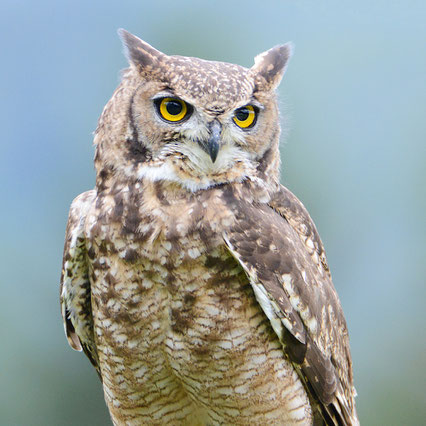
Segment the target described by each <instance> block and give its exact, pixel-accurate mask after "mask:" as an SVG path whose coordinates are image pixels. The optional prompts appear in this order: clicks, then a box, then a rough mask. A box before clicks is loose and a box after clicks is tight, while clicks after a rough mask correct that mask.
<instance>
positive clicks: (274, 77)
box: [251, 43, 293, 91]
mask: <svg viewBox="0 0 426 426" xmlns="http://www.w3.org/2000/svg"><path fill="white" fill-rule="evenodd" d="M292 53H293V44H292V43H286V44H283V45H281V46H275V47H273V48H272V49H269V50H267V51H266V52H263V53H261V54H259V55H257V56H256V57H255V58H254V65H253V66H252V67H251V71H252V73H253V74H254V79H255V85H256V90H258V91H263V90H272V89H275V88H276V87H277V86H278V85H279V84H280V81H281V79H282V77H283V75H284V72H285V70H286V68H287V63H288V60H289V59H290V57H291V55H292Z"/></svg>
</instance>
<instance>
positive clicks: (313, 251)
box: [224, 187, 358, 425]
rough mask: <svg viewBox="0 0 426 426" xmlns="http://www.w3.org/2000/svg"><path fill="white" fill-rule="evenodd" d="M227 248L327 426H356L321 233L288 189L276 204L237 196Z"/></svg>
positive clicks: (343, 332)
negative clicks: (258, 202) (335, 425)
mask: <svg viewBox="0 0 426 426" xmlns="http://www.w3.org/2000/svg"><path fill="white" fill-rule="evenodd" d="M230 207H231V208H232V209H233V210H234V214H235V218H236V220H235V223H234V225H233V226H231V227H230V229H229V230H227V231H226V232H225V233H224V240H225V244H226V245H227V246H228V249H229V250H230V252H231V254H232V255H233V256H234V257H235V258H236V259H237V261H238V262H239V263H240V264H241V266H242V267H243V269H244V270H245V272H246V274H247V276H248V278H249V280H250V283H251V285H252V287H253V290H254V294H255V297H256V299H257V300H258V302H259V304H260V305H261V307H262V309H263V310H264V312H265V314H266V315H267V317H268V318H269V320H270V321H271V324H272V327H273V329H274V331H275V332H276V334H277V335H278V337H279V338H280V340H281V342H282V344H283V347H284V349H285V352H286V354H287V355H288V356H289V358H290V360H291V361H292V362H293V364H294V365H295V368H296V370H297V371H298V373H299V375H300V377H301V380H302V382H303V383H304V384H305V387H306V389H307V391H308V393H309V394H310V396H311V398H312V399H313V400H314V404H316V405H317V406H318V408H319V410H320V413H321V416H322V417H323V419H324V421H325V422H326V423H327V424H331V425H333V424H338V425H357V424H358V419H357V416H356V411H355V402H354V397H355V390H354V387H353V379H352V360H351V356H350V351H349V339H348V333H347V327H346V321H345V318H344V315H343V311H342V308H341V305H340V301H339V299H338V296H337V293H336V291H335V289H334V286H333V283H332V281H331V275H330V273H329V270H328V266H327V261H326V257H325V251H324V248H323V245H322V242H321V240H320V238H319V235H318V232H317V230H316V228H315V225H314V224H313V222H312V220H311V218H310V216H309V214H308V213H307V211H306V209H305V208H304V206H303V205H302V203H301V202H300V201H299V200H298V199H297V198H296V197H295V196H294V195H293V194H292V193H291V192H290V191H289V190H287V189H286V188H284V187H281V189H280V191H279V193H277V194H274V196H273V197H272V200H271V202H270V204H269V205H267V204H256V205H255V204H253V203H252V202H250V201H249V200H245V199H244V198H239V197H238V196H236V197H235V198H234V200H233V205H232V206H230Z"/></svg>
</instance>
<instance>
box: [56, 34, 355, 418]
mask: <svg viewBox="0 0 426 426" xmlns="http://www.w3.org/2000/svg"><path fill="white" fill-rule="evenodd" d="M120 35H121V37H122V39H123V43H124V46H125V51H126V54H127V58H128V61H129V64H130V67H129V68H128V69H127V70H125V71H124V73H123V77H122V81H121V84H120V85H119V86H118V88H117V89H116V91H115V93H114V94H113V96H112V98H111V100H110V101H109V102H108V103H107V105H106V107H105V108H104V110H103V112H102V115H101V117H100V120H99V123H98V127H97V129H96V132H95V139H94V143H95V147H96V154H95V168H96V185H95V188H94V189H93V190H91V191H88V192H85V193H83V194H81V195H79V196H78V197H77V198H76V199H75V200H74V201H73V203H72V205H71V209H70V214H69V220H68V225H67V230H66V241H65V250H64V258H63V269H62V279H61V307H62V316H63V321H64V326H65V332H66V335H67V338H68V341H69V344H70V345H71V347H72V348H74V349H76V350H78V351H81V350H83V351H84V353H85V354H86V355H87V357H88V358H89V359H90V361H91V362H92V364H93V365H94V367H95V368H96V370H97V372H98V374H99V377H100V379H101V381H102V386H103V391H104V395H105V400H106V404H107V406H108V409H109V412H110V415H111V418H112V421H113V423H114V424H115V425H142V424H150V425H166V424H167V425H225V424H227V425H263V424H265V425H267V424H270V425H293V424H300V425H312V424H315V425H317V424H318V425H320V424H326V425H357V424H358V419H357V414H356V410H355V401H354V399H355V389H354V386H353V376H352V361H351V355H350V349H349V339H348V331H347V326H346V322H345V318H344V315H343V311H342V308H341V305H340V302H339V299H338V296H337V294H336V291H335V289H334V286H333V284H332V280H331V275H330V271H329V267H328V265H327V260H326V256H325V252H324V248H323V244H322V242H321V239H320V237H319V235H318V232H317V230H316V228H315V225H314V223H313V222H312V219H311V218H310V216H309V214H308V212H307V211H306V209H305V207H304V206H303V204H302V203H301V202H300V201H299V200H298V199H297V198H296V197H295V196H294V195H293V194H292V193H291V192H290V191H289V190H288V189H286V188H285V187H284V186H282V185H281V184H280V176H279V168H280V155H279V137H280V126H279V119H278V107H277V100H276V95H275V89H276V88H277V86H278V84H279V83H280V80H281V78H282V76H283V74H284V71H285V68H286V66H287V62H288V60H289V58H290V55H291V50H292V49H291V45H289V44H285V45H282V46H277V47H274V48H272V49H270V50H268V51H266V52H264V53H262V54H260V55H258V56H257V57H256V58H255V62H254V65H253V66H252V67H251V68H249V69H247V68H244V67H241V66H239V65H234V64H229V63H223V62H214V61H207V60H202V59H198V58H191V57H183V56H168V55H166V54H164V53H161V52H160V51H158V50H156V49H154V48H153V47H151V46H150V45H149V44H147V43H145V42H143V41H142V40H140V39H139V38H137V37H135V36H134V35H132V34H130V33H128V32H126V31H124V30H120Z"/></svg>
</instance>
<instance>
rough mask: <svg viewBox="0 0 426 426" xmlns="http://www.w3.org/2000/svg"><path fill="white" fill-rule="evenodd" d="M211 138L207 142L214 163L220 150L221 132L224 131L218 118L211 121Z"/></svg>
mask: <svg viewBox="0 0 426 426" xmlns="http://www.w3.org/2000/svg"><path fill="white" fill-rule="evenodd" d="M209 128H210V138H209V141H208V142H207V151H208V153H209V155H210V158H211V159H212V162H213V163H214V162H215V161H216V158H217V154H218V152H219V142H220V134H221V132H222V125H221V124H220V123H219V121H217V120H213V121H212V122H211V123H210V126H209Z"/></svg>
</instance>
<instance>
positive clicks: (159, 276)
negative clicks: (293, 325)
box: [88, 206, 258, 371]
mask: <svg viewBox="0 0 426 426" xmlns="http://www.w3.org/2000/svg"><path fill="white" fill-rule="evenodd" d="M197 208H198V210H199V212H197ZM190 209H191V212H182V211H181V213H184V214H180V215H179V209H178V208H173V209H172V210H171V214H170V215H169V216H166V213H167V211H166V213H165V212H164V211H160V212H157V215H158V216H157V217H156V216H155V215H152V214H151V215H145V216H143V217H139V218H135V217H132V216H131V214H129V213H126V211H125V209H124V213H123V218H122V219H123V220H122V221H121V222H118V221H116V220H115V218H111V217H109V218H108V217H107V216H104V217H103V218H102V220H94V221H93V223H95V224H96V225H95V226H94V227H93V228H92V229H91V230H90V237H91V238H90V248H89V250H88V254H89V258H90V259H91V271H92V273H91V278H92V283H91V284H92V298H93V310H94V322H95V329H96V330H95V331H96V334H97V336H98V346H100V347H101V348H104V352H105V354H107V355H106V357H107V358H109V355H111V353H113V354H114V355H116V356H118V357H122V358H124V359H126V360H128V362H133V361H134V360H136V359H138V360H146V362H147V363H149V359H150V358H151V357H153V356H154V358H156V359H158V357H160V358H164V355H165V354H166V355H167V358H168V359H167V363H168V364H169V365H171V366H172V368H174V367H173V366H176V369H178V367H177V365H178V364H179V371H182V368H181V367H182V366H181V364H186V365H187V366H188V368H189V366H190V365H191V364H192V360H194V359H199V360H200V361H202V362H201V364H200V363H198V364H197V365H198V367H200V366H201V365H202V363H203V362H204V361H206V362H207V361H208V359H209V357H211V356H212V354H213V353H215V352H220V351H221V350H228V351H229V349H230V346H232V345H231V344H230V341H229V339H228V337H229V335H230V334H232V333H234V332H235V330H236V329H238V327H239V323H240V322H241V323H243V324H244V323H245V322H246V319H247V315H248V313H249V314H250V312H249V311H250V310H253V309H254V310H258V307H257V305H256V303H255V301H254V298H253V294H252V290H251V288H250V285H249V283H248V281H247V278H246V276H245V274H244V272H243V271H242V269H241V267H240V266H239V265H238V263H237V262H236V261H235V260H234V259H233V258H232V256H231V255H230V253H229V252H228V250H227V249H226V247H225V245H224V243H223V239H222V236H221V234H220V232H218V229H219V227H223V226H224V225H223V224H222V223H219V222H218V220H220V215H221V217H222V221H225V222H226V220H227V216H226V214H225V213H224V212H221V213H220V214H217V215H216V216H215V217H214V218H213V216H212V217H211V218H207V220H206V212H205V211H203V208H202V206H198V207H196V208H194V207H191V208H190ZM185 213H186V214H185ZM191 213H192V216H191ZM194 213H195V216H197V217H194ZM210 214H211V213H210ZM207 215H208V214H207ZM218 217H219V219H218ZM225 225H226V223H225ZM215 227H216V229H215ZM249 316H250V315H249ZM244 326H245V327H247V326H246V325H244ZM247 334H248V333H247ZM227 339H228V340H227ZM232 356H233V355H232V353H229V357H232ZM203 360H204V361H203ZM165 362H166V361H165Z"/></svg>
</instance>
